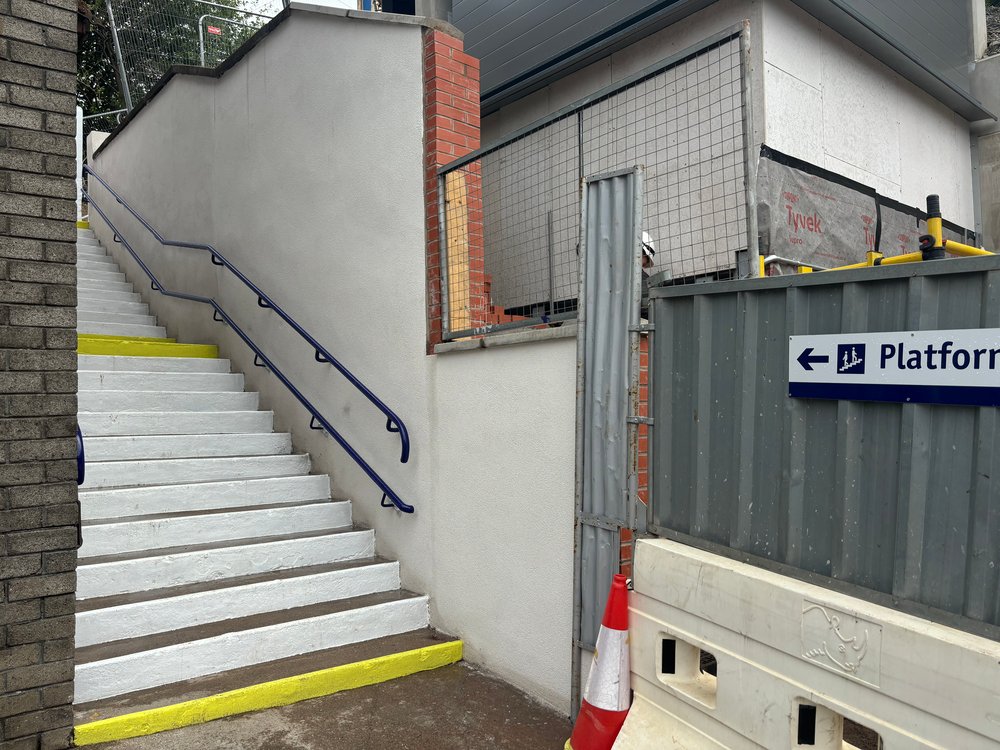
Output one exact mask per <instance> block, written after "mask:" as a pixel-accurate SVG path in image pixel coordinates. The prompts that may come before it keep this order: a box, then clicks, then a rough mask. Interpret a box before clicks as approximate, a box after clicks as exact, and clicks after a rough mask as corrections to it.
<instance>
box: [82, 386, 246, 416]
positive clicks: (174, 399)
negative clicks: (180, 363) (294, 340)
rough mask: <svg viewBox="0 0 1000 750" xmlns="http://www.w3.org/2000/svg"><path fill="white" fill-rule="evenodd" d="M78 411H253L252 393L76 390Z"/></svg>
mask: <svg viewBox="0 0 1000 750" xmlns="http://www.w3.org/2000/svg"><path fill="white" fill-rule="evenodd" d="M78 402H79V410H80V411H135V412H138V411H253V410H255V409H256V408H257V394H256V393H235V392H231V393H154V392H145V393H131V392H128V391H80V393H79V396H78Z"/></svg>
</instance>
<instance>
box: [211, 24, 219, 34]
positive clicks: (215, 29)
mask: <svg viewBox="0 0 1000 750" xmlns="http://www.w3.org/2000/svg"><path fill="white" fill-rule="evenodd" d="M208 33H209V34H221V33H222V29H220V28H219V27H218V26H209V27H208Z"/></svg>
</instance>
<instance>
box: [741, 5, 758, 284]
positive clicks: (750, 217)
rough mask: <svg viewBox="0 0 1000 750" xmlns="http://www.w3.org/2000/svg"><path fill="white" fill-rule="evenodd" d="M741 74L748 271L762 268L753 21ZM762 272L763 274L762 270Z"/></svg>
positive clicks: (745, 37) (746, 32)
mask: <svg viewBox="0 0 1000 750" xmlns="http://www.w3.org/2000/svg"><path fill="white" fill-rule="evenodd" d="M740 74H741V78H742V86H741V87H740V88H741V89H742V92H743V156H744V167H743V169H744V175H745V179H746V203H747V209H746V210H747V256H748V257H747V261H748V263H747V271H748V273H747V275H748V276H752V275H753V273H754V272H755V271H757V270H759V261H758V260H757V259H758V258H759V257H760V246H759V241H758V237H757V154H755V153H753V150H754V149H753V141H754V134H753V106H752V105H753V91H752V90H751V83H752V80H753V79H752V77H751V75H750V22H749V21H744V22H743V30H742V31H741V32H740ZM761 275H763V274H761Z"/></svg>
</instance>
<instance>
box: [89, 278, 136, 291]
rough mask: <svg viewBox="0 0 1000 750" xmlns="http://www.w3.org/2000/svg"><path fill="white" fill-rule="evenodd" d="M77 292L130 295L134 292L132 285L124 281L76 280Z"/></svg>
mask: <svg viewBox="0 0 1000 750" xmlns="http://www.w3.org/2000/svg"><path fill="white" fill-rule="evenodd" d="M76 290H77V292H81V291H85V292H88V293H94V292H101V293H103V292H126V293H132V292H134V291H135V289H133V287H132V284H130V283H128V282H125V281H104V280H102V279H79V278H78V279H77V281H76Z"/></svg>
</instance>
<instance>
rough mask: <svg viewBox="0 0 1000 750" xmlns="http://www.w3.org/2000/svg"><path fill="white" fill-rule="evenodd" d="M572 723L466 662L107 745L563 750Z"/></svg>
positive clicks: (110, 749)
mask: <svg viewBox="0 0 1000 750" xmlns="http://www.w3.org/2000/svg"><path fill="white" fill-rule="evenodd" d="M571 729H572V727H571V725H570V722H569V720H568V719H567V718H566V717H564V716H561V715H559V714H557V713H556V712H554V711H552V710H551V709H549V708H547V707H545V706H542V705H540V704H539V703H536V702H534V701H533V700H532V699H531V698H529V697H528V696H526V695H525V694H523V693H521V692H519V691H518V690H516V689H514V688H512V687H511V686H510V685H507V684H506V683H503V682H501V681H500V680H497V679H495V678H494V677H491V676H489V675H487V674H485V673H483V672H480V671H478V670H477V669H475V668H474V667H472V666H470V665H468V664H466V663H459V664H454V665H452V666H449V667H443V668H441V669H435V670H433V671H430V672H422V673H420V674H416V675H412V676H410V677H403V678H401V679H398V680H391V681H389V682H384V683H381V684H379V685H372V686H370V687H365V688H359V689H357V690H349V691H346V692H343V693H338V694H336V695H329V696H326V697H323V698H315V699H313V700H309V701H303V702H302V703H296V704H293V705H291V706H284V707H282V708H271V709H267V710H265V711H258V712H256V713H251V714H243V715H241V716H234V717H231V718H228V719H220V720H218V721H213V722H209V723H208V724H200V725H198V726H192V727H185V728H183V729H175V730H174V731H171V732H163V733H161V734H155V735H150V736H148V737H137V738H134V739H131V740H122V741H120V742H109V743H105V744H102V745H92V746H91V747H93V748H101V749H102V750H334V749H335V750H385V749H386V748H393V750H561V748H562V747H563V745H564V744H565V742H566V739H567V738H568V737H569V734H570V731H571Z"/></svg>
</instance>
